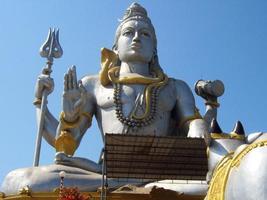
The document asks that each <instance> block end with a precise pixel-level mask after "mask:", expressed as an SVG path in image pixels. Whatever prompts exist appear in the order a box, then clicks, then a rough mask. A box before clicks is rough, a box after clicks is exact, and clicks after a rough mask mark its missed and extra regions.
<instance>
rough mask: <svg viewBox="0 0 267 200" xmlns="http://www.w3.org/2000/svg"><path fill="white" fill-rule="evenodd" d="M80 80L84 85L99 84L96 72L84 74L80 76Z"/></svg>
mask: <svg viewBox="0 0 267 200" xmlns="http://www.w3.org/2000/svg"><path fill="white" fill-rule="evenodd" d="M81 81H82V83H83V85H84V86H87V85H92V86H96V85H98V84H100V81H99V75H98V74H95V75H85V76H84V77H82V78H81Z"/></svg>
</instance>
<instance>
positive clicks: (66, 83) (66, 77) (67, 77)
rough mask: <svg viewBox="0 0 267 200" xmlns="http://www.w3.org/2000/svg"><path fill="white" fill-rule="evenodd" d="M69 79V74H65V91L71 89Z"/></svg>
mask: <svg viewBox="0 0 267 200" xmlns="http://www.w3.org/2000/svg"><path fill="white" fill-rule="evenodd" d="M68 79H69V76H68V74H64V91H67V90H68V89H69V88H68Z"/></svg>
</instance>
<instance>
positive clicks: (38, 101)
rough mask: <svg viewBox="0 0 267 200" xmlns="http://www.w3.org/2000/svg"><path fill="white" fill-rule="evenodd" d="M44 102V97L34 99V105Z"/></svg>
mask: <svg viewBox="0 0 267 200" xmlns="http://www.w3.org/2000/svg"><path fill="white" fill-rule="evenodd" d="M41 103H42V99H41V98H35V99H34V101H33V105H35V106H37V105H41Z"/></svg>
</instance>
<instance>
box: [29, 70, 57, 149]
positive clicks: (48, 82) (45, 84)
mask: <svg viewBox="0 0 267 200" xmlns="http://www.w3.org/2000/svg"><path fill="white" fill-rule="evenodd" d="M53 89H54V81H53V79H52V78H51V77H49V76H48V75H45V74H41V75H39V77H38V79H37V82H36V85H35V100H34V105H35V107H36V118H37V123H38V125H39V122H40V117H41V102H42V94H43V91H44V90H46V91H47V93H48V94H50V93H52V92H53ZM57 127H58V121H57V119H56V118H55V117H54V116H53V115H52V114H51V113H50V111H49V109H48V108H47V107H46V111H45V119H44V126H43V132H42V136H43V137H44V138H45V140H46V141H47V142H48V143H49V144H50V145H51V146H53V147H54V144H55V137H56V130H57Z"/></svg>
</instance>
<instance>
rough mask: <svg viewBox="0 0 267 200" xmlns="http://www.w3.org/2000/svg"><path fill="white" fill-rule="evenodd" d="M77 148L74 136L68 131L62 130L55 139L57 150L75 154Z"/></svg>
mask: <svg viewBox="0 0 267 200" xmlns="http://www.w3.org/2000/svg"><path fill="white" fill-rule="evenodd" d="M76 148H77V143H76V140H75V139H74V137H73V136H72V135H71V134H70V132H68V131H61V134H60V136H59V137H58V138H57V139H56V141H55V149H56V152H63V153H65V154H67V155H73V154H74V152H75V150H76Z"/></svg>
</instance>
